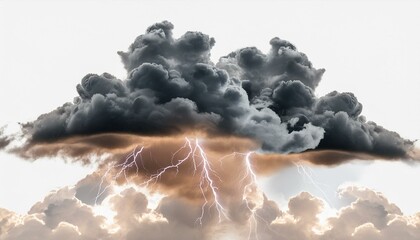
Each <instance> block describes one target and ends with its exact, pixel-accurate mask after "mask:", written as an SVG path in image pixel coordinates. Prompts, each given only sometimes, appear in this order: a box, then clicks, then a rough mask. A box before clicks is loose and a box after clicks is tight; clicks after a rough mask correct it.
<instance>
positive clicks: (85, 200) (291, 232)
mask: <svg viewBox="0 0 420 240" xmlns="http://www.w3.org/2000/svg"><path fill="white" fill-rule="evenodd" d="M97 180H99V179H98V177H97V176H94V175H91V176H88V177H87V178H85V179H83V180H82V181H80V182H79V183H78V184H77V185H76V186H74V187H71V188H69V187H66V188H62V189H60V190H58V191H55V192H52V193H51V194H49V195H48V196H46V197H45V199H44V200H42V201H40V202H38V203H36V204H35V205H34V206H33V207H32V208H31V210H30V211H29V212H28V214H25V215H23V216H22V215H17V214H15V213H13V212H11V211H8V210H6V209H0V239H7V240H14V239H44V240H48V239H63V240H66V239H69V240H70V239H72V240H74V239H127V240H129V239H139V237H140V236H141V238H142V239H149V240H152V239H191V240H193V239H207V240H210V239H214V240H216V239H232V240H235V239H238V240H243V239H260V240H269V239H270V240H271V239H273V240H274V239H276V240H282V239H284V240H294V239H296V240H304V239H308V240H309V239H310V240H331V239H342V240H346V239H349V240H350V239H352V240H357V239H360V240H366V239H369V240H375V239H378V240H379V239H381V240H387V239H389V240H391V239H405V240H411V239H412V240H414V239H419V238H420V214H415V215H412V216H408V215H404V214H403V213H402V212H401V211H400V209H399V208H398V207H397V206H396V205H395V204H392V203H390V202H389V201H388V200H387V199H386V198H385V197H384V196H383V195H382V194H380V193H378V192H375V191H372V190H369V189H365V188H362V187H347V188H343V189H341V190H340V191H339V194H340V196H341V197H342V199H344V200H346V201H347V202H348V203H349V204H348V205H346V206H345V207H343V208H341V209H339V210H336V211H335V216H331V217H329V218H327V219H323V218H322V219H321V218H320V216H322V214H323V213H324V212H325V211H327V209H328V206H327V205H326V204H325V202H323V201H322V200H321V199H318V198H316V197H314V196H312V195H311V194H309V193H306V192H302V193H300V194H298V195H297V196H294V197H292V198H290V199H289V202H288V205H287V207H286V206H284V207H282V208H281V209H282V210H281V209H280V207H279V206H278V205H277V204H276V203H275V202H273V201H271V200H269V199H267V198H266V197H264V200H263V203H262V204H261V205H259V206H258V207H255V209H253V210H255V212H256V216H257V217H256V218H255V221H254V220H253V219H252V218H251V214H250V211H249V210H248V209H247V208H246V207H245V204H244V203H242V204H240V205H230V206H228V211H229V214H230V216H229V217H230V219H229V220H226V219H225V220H222V221H221V222H219V221H218V219H217V214H216V213H215V212H214V209H213V210H212V209H210V208H206V209H205V210H206V211H209V213H211V214H207V215H206V217H205V218H204V219H203V222H202V225H200V224H198V222H197V218H198V217H199V216H200V214H201V205H200V204H201V203H199V202H192V201H189V200H187V199H184V198H177V197H173V196H166V197H163V198H162V199H161V200H160V201H159V202H158V205H157V207H151V202H152V201H153V200H152V199H151V198H150V197H149V196H148V194H145V193H143V192H141V191H139V190H136V189H135V188H132V187H127V188H126V189H124V190H121V191H119V192H118V193H112V192H110V193H109V194H107V196H106V197H105V198H104V199H102V200H101V203H100V204H98V205H95V206H93V205H92V204H91V203H92V199H93V198H94V195H93V194H92V187H93V186H97V185H96V182H95V181H97ZM89 190H90V191H89ZM101 207H103V208H107V209H109V210H110V211H111V212H112V214H111V215H102V214H101V212H98V211H97V209H98V208H101Z"/></svg>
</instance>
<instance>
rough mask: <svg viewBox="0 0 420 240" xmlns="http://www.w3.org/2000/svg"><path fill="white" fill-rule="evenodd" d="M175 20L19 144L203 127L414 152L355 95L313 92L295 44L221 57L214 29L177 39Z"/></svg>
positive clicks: (316, 72)
mask: <svg viewBox="0 0 420 240" xmlns="http://www.w3.org/2000/svg"><path fill="white" fill-rule="evenodd" d="M173 28H174V26H173V24H172V23H170V22H168V21H163V22H160V23H156V24H154V25H152V26H150V27H149V28H148V29H147V30H146V32H145V33H144V34H142V35H140V36H138V37H137V38H136V39H135V40H134V42H133V43H132V44H131V45H130V46H129V49H128V50H127V51H125V52H124V51H120V52H118V54H119V55H120V56H121V59H122V62H123V64H124V67H125V68H126V69H127V77H126V79H123V80H121V79H117V78H116V77H114V76H113V75H111V74H109V73H103V74H101V75H98V74H88V75H86V76H85V77H84V78H83V79H82V81H81V83H80V84H78V85H77V86H76V90H77V93H78V96H77V97H76V98H75V99H74V101H73V102H72V103H65V104H63V105H62V106H60V107H58V108H57V109H55V110H53V111H51V112H49V113H45V114H43V115H41V116H39V117H38V119H36V120H35V121H33V122H28V123H26V124H22V130H23V132H24V133H25V136H26V137H27V139H28V140H27V143H26V146H25V147H23V148H22V149H20V151H19V150H17V151H18V152H20V153H23V155H26V156H28V154H27V150H28V149H31V148H36V151H37V152H38V155H42V152H43V153H45V154H47V155H49V154H54V152H53V151H51V148H48V149H46V150H43V151H42V150H41V149H40V148H41V146H45V144H49V143H52V142H54V143H56V142H63V141H66V139H72V138H73V139H74V138H75V137H78V136H82V137H91V136H93V135H97V134H99V135H100V134H110V133H124V134H136V135H142V136H167V135H188V134H191V133H194V132H201V133H205V134H206V136H209V137H213V136H236V137H242V138H250V139H252V140H254V141H255V142H256V143H258V144H260V149H261V150H263V151H265V152H272V153H282V154H287V153H300V152H306V151H308V150H313V149H315V150H319V149H327V150H338V151H350V152H355V153H367V154H371V155H379V156H382V157H385V158H410V157H411V156H412V151H413V142H412V141H410V140H406V139H403V138H402V137H400V136H399V135H398V134H397V133H395V132H392V131H389V130H386V129H385V128H383V127H381V126H379V125H377V124H376V123H374V122H370V121H366V119H365V117H363V116H362V115H360V114H361V112H362V104H361V103H359V102H358V100H357V98H356V97H355V96H354V95H353V94H352V93H346V92H344V93H339V92H336V91H334V92H331V93H329V94H327V95H326V96H322V97H320V98H318V97H316V96H315V94H314V92H315V89H316V87H317V85H318V84H319V82H320V81H321V77H322V75H323V73H324V71H325V70H324V69H316V68H315V67H314V66H313V64H312V63H311V61H310V60H309V58H308V57H307V56H306V55H305V54H304V53H302V52H299V51H298V50H297V48H296V46H294V45H293V44H292V43H290V42H288V41H286V40H283V39H280V38H278V37H275V38H273V39H271V40H270V42H269V43H270V45H271V49H270V50H269V52H268V53H263V52H261V51H260V50H259V49H257V48H255V47H246V48H242V49H238V50H236V51H234V52H232V53H230V54H228V55H226V56H224V57H221V58H220V60H219V61H218V62H217V63H216V64H215V63H213V62H212V61H211V60H210V51H211V48H212V47H213V46H214V44H215V40H214V39H213V38H212V37H210V36H208V35H206V34H204V33H201V32H187V33H185V34H184V35H182V36H180V37H178V38H176V37H174V36H173V34H172V30H173ZM109 141H111V140H109ZM3 142H4V141H3ZM110 144H112V143H110ZM93 151H94V153H95V150H93ZM32 152H34V151H33V150H32ZM61 152H62V151H61ZM55 153H57V152H55ZM73 153H75V152H74V151H73ZM71 155H74V154H71ZM32 156H37V154H35V155H32Z"/></svg>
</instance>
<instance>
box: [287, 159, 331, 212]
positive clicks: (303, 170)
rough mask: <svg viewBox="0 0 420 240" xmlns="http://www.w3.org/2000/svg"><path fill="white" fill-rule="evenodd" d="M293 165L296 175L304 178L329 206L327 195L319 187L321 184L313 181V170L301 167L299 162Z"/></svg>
mask: <svg viewBox="0 0 420 240" xmlns="http://www.w3.org/2000/svg"><path fill="white" fill-rule="evenodd" d="M293 164H294V165H295V166H296V168H297V170H298V173H299V174H300V175H302V176H303V177H306V178H307V179H308V180H309V182H310V183H311V184H312V185H313V186H314V187H315V188H316V189H317V190H318V191H319V192H320V193H321V194H322V195H323V196H324V199H325V200H326V201H327V202H328V204H330V205H331V202H330V200H329V198H328V196H327V194H326V193H325V191H324V190H323V189H322V187H321V185H323V184H322V183H319V182H317V181H315V179H314V178H313V170H312V169H311V168H310V167H307V166H305V165H303V164H302V163H301V162H293Z"/></svg>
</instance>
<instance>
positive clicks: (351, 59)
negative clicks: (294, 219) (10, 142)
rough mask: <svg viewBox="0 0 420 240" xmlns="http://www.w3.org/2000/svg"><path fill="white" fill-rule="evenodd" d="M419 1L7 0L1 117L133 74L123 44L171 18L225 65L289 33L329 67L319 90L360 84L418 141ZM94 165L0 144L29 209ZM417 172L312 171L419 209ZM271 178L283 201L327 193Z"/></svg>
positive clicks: (2, 203)
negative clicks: (30, 156)
mask: <svg viewBox="0 0 420 240" xmlns="http://www.w3.org/2000/svg"><path fill="white" fill-rule="evenodd" d="M419 9H420V2H415V1H395V2H391V1H388V2H386V1H385V2H382V1H353V2H345V1H310V2H309V1H290V2H289V1H252V2H251V1H229V2H228V1H178V2H173V1H143V2H141V1H99V0H98V1H72V2H71V1H68V2H66V1H0V126H1V125H5V124H8V125H12V126H13V125H16V123H17V122H27V121H32V120H34V119H35V118H36V117H37V116H39V115H40V114H42V113H46V112H49V111H51V110H52V109H54V108H56V107H58V106H59V105H61V104H63V103H64V102H68V101H72V99H73V97H74V96H76V91H75V86H76V84H77V83H79V82H80V80H81V78H82V77H83V76H84V75H86V74H87V73H99V74H100V73H102V72H109V73H111V74H113V75H116V76H117V77H119V78H121V79H124V77H125V70H124V69H123V66H122V64H121V62H120V59H119V56H118V55H117V54H116V52H117V51H118V50H126V49H127V48H128V46H129V44H130V43H131V42H132V41H133V40H134V39H135V37H136V36H138V35H139V34H142V33H143V32H144V31H145V29H146V28H147V27H148V26H149V25H151V24H153V23H155V22H158V21H162V20H165V19H166V20H169V21H171V22H172V23H173V24H174V25H175V29H174V35H175V37H177V36H180V35H182V34H183V33H184V32H186V31H188V30H195V31H202V32H204V33H206V34H209V35H210V36H212V37H214V38H215V39H216V45H215V47H214V48H213V51H212V59H213V61H215V62H216V61H217V59H218V58H219V57H220V56H223V55H225V54H228V53H229V52H231V51H233V50H236V49H238V48H241V47H246V46H257V47H258V48H260V49H261V50H263V51H267V50H268V49H269V44H268V42H269V40H270V39H271V38H272V37H274V36H278V37H280V38H283V39H286V40H289V41H290V42H292V43H293V44H295V45H296V46H297V47H298V50H299V51H301V52H304V53H305V54H307V55H308V57H309V59H310V60H311V61H312V63H313V64H314V66H315V67H316V68H326V70H327V71H326V73H325V74H324V78H323V80H322V81H321V84H320V86H319V88H318V89H317V91H316V93H317V95H318V96H322V95H324V94H326V93H328V92H330V91H332V90H338V91H342V92H343V91H349V92H353V93H355V95H356V96H357V98H358V99H359V101H360V102H361V103H362V104H363V106H364V109H363V115H365V116H366V117H367V118H368V120H373V121H375V122H377V123H378V124H380V125H383V126H384V127H386V128H388V129H390V130H394V131H397V132H398V133H400V134H401V135H402V136H403V137H405V138H409V139H417V138H420V124H419V122H420V109H419V107H418V106H419V103H420V94H419V91H420V79H419V66H420V46H419V44H420V33H419V31H420V18H419V17H418V10H419ZM92 169H93V167H92V166H90V167H86V166H85V167H83V166H80V165H74V164H73V165H71V164H65V163H64V162H63V161H62V160H60V159H43V160H38V161H36V162H34V163H31V162H27V161H25V160H21V159H18V158H17V157H15V156H12V155H9V154H6V153H0V207H3V208H7V209H11V210H14V211H17V212H20V213H24V212H25V211H27V210H28V209H29V207H30V206H31V205H32V204H33V203H34V202H36V201H38V200H40V199H41V198H42V197H43V196H44V195H45V194H46V193H47V192H48V191H50V190H52V189H54V188H57V187H60V186H64V185H67V184H74V183H75V182H76V181H77V180H78V179H80V178H82V177H83V176H84V175H86V174H87V173H88V172H90V171H92ZM419 173H420V168H419V167H418V166H417V164H414V165H407V164H404V163H397V162H391V163H389V162H386V163H385V162H378V163H370V164H367V165H366V164H365V163H351V164H346V165H343V166H340V167H337V168H315V169H314V178H315V179H317V181H318V182H322V183H328V186H327V187H326V190H325V192H326V193H327V194H326V195H328V196H329V197H334V191H335V190H336V187H337V186H338V185H340V184H342V183H345V182H349V181H351V182H356V183H358V184H361V185H365V186H369V187H372V188H375V189H377V190H380V191H382V192H384V193H385V195H386V196H387V197H389V198H390V199H391V200H392V201H394V202H396V203H397V205H399V206H401V207H402V208H403V210H405V211H406V212H408V213H413V212H415V211H419V210H420V206H419V205H418V204H417V203H418V202H420V193H419V192H418V183H419V182H420V174H419ZM287 174H289V175H287ZM284 176H289V178H285V177H284ZM262 185H263V188H264V189H265V190H267V191H268V192H269V193H271V195H272V197H274V198H277V199H279V200H281V199H283V198H287V197H289V196H290V195H291V194H295V193H297V192H299V191H301V190H307V191H311V192H312V193H313V194H316V195H317V196H320V197H322V196H323V194H321V193H320V191H319V190H317V188H316V187H314V186H313V184H311V183H310V182H309V181H308V180H307V179H306V180H305V177H301V176H300V175H299V174H298V173H297V171H296V169H289V170H288V172H285V173H279V174H277V175H276V176H273V177H271V178H268V179H264V181H262ZM331 189H332V190H331Z"/></svg>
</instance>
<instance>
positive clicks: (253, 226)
mask: <svg viewBox="0 0 420 240" xmlns="http://www.w3.org/2000/svg"><path fill="white" fill-rule="evenodd" d="M144 149H145V147H144V146H141V147H140V146H137V147H136V148H135V149H134V150H133V151H132V152H131V153H130V154H128V155H127V156H126V157H125V159H124V161H123V162H122V163H119V164H116V163H115V162H114V163H110V164H109V165H108V167H107V170H106V171H105V173H104V175H103V176H102V178H101V181H100V184H99V189H98V193H97V196H96V200H95V204H96V202H97V201H98V199H99V197H101V196H102V195H103V194H104V193H105V192H106V191H107V190H108V189H109V188H110V187H111V183H109V184H105V182H106V179H107V178H108V177H109V175H110V174H112V173H114V175H113V176H112V180H114V181H115V180H117V179H119V178H121V177H124V179H125V181H126V182H128V181H129V179H128V176H127V171H128V170H129V169H132V168H135V170H136V173H137V174H138V172H139V168H140V167H142V168H143V169H144V170H146V171H147V169H146V168H145V165H144V162H143V158H142V153H143V150H144ZM253 153H254V152H248V153H238V152H234V153H232V154H229V155H226V156H224V157H222V158H221V159H219V161H220V163H221V164H222V159H225V158H228V157H229V156H236V155H240V156H242V157H243V158H241V159H243V161H244V168H245V170H244V173H243V176H242V178H241V180H240V184H241V185H242V186H244V187H243V192H242V201H243V202H244V203H245V206H246V207H247V209H248V210H249V211H250V213H251V215H250V218H249V233H248V239H251V238H252V237H253V236H255V239H258V234H257V227H258V221H257V218H258V217H259V216H258V214H257V212H256V211H257V209H258V207H260V206H261V205H262V202H261V200H262V199H263V196H262V193H261V192H260V191H259V190H258V186H257V175H256V173H255V171H254V169H253V166H252V163H251V159H250V158H251V155H252V154H253ZM187 161H192V167H193V171H192V175H193V176H195V175H196V174H199V177H198V178H199V184H198V188H199V189H200V193H201V195H202V198H203V201H204V202H203V204H202V205H201V214H200V216H199V217H198V218H197V220H196V222H198V224H200V225H202V224H203V220H204V217H205V216H206V212H207V211H209V209H211V208H214V209H215V210H216V213H217V217H218V222H219V223H220V222H222V221H223V220H229V216H228V212H227V210H226V208H225V207H224V205H223V201H222V198H221V196H220V194H219V188H218V184H221V183H222V182H223V181H222V179H221V178H220V176H219V175H218V173H217V172H216V171H215V169H214V168H213V165H212V161H210V159H209V157H208V155H207V154H206V151H205V150H204V148H203V146H202V145H201V143H200V141H199V139H197V138H195V139H190V138H188V137H186V138H185V142H184V144H183V146H181V147H180V148H179V149H178V150H177V151H175V152H174V153H173V154H172V158H171V161H170V164H169V165H168V166H165V167H163V168H160V169H159V170H157V171H156V172H155V173H153V174H151V175H149V177H148V178H147V180H145V181H144V182H142V183H140V186H143V187H146V188H147V187H149V186H150V185H151V184H156V183H157V182H158V181H159V180H160V179H161V178H162V177H163V176H164V175H165V173H168V172H169V171H176V175H177V174H178V173H179V171H180V167H181V166H182V165H184V164H187V163H186V162H187ZM139 164H140V166H139Z"/></svg>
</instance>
